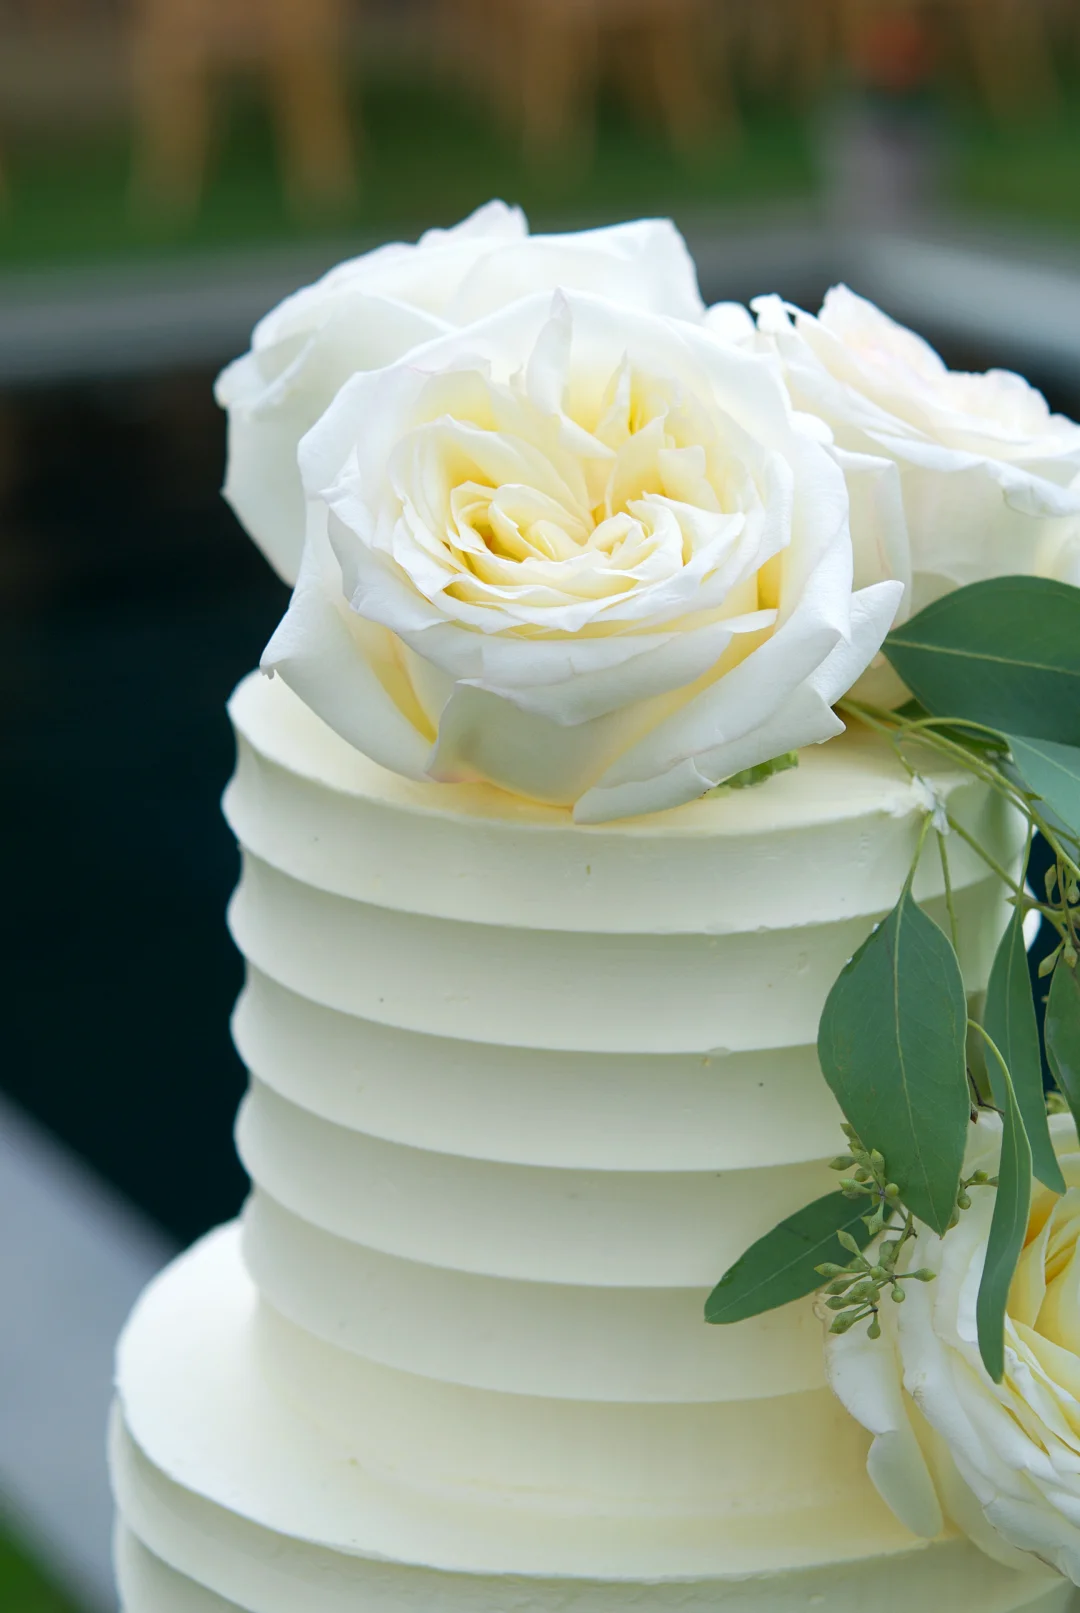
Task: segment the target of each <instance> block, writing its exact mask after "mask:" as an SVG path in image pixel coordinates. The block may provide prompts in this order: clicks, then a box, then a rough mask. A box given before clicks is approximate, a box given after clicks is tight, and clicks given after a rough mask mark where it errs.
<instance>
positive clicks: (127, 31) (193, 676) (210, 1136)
mask: <svg viewBox="0 0 1080 1613" xmlns="http://www.w3.org/2000/svg"><path fill="white" fill-rule="evenodd" d="M493 195H501V196H503V197H505V198H507V199H508V200H511V201H518V202H521V203H522V204H523V205H524V206H525V207H526V209H527V210H528V212H529V214H530V216H531V218H532V221H533V224H534V227H538V228H545V227H546V228H551V227H577V226H580V225H587V224H594V223H599V222H604V221H609V220H613V219H616V218H619V217H625V216H630V215H639V214H643V213H654V212H659V213H665V214H670V215H672V216H674V218H675V219H676V221H677V222H678V223H679V224H680V225H681V226H682V228H683V229H684V231H685V233H686V235H687V236H688V238H689V240H690V244H691V247H692V248H693V250H694V251H695V253H696V255H697V258H698V262H699V265H700V271H701V279H702V289H703V291H704V293H705V295H706V297H707V299H709V300H713V299H716V298H720V297H737V298H746V297H748V296H751V295H754V294H756V293H758V292H765V291H779V292H781V293H783V294H784V295H786V296H788V297H790V298H792V299H793V300H795V301H798V302H801V303H803V304H804V305H813V306H816V303H817V301H818V299H819V298H820V296H821V294H822V292H823V291H824V290H825V288H826V287H827V286H828V285H829V284H830V283H831V282H832V281H834V280H837V279H841V278H843V279H846V280H847V281H848V282H849V283H850V284H852V285H853V286H854V287H855V288H856V289H858V290H862V291H864V292H866V293H867V294H868V295H870V296H871V297H873V298H875V299H876V300H878V301H879V302H881V303H882V305H883V306H884V307H886V308H887V309H888V310H889V311H891V312H893V313H895V314H897V315H898V316H900V317H901V318H903V319H905V320H908V321H910V322H912V323H914V324H916V325H918V326H919V327H920V328H921V329H922V330H924V331H925V332H927V333H928V334H930V335H931V336H932V337H933V338H934V339H935V340H936V341H937V342H938V344H939V345H940V346H941V348H942V350H943V351H944V352H945V354H946V356H947V357H948V358H949V359H950V361H951V362H953V363H955V364H957V365H960V366H962V367H966V368H985V367H988V366H990V365H1007V366H1012V367H1016V368H1020V369H1022V370H1024V371H1026V372H1027V373H1028V374H1029V375H1030V376H1031V378H1032V379H1034V380H1035V381H1037V382H1038V383H1039V384H1040V385H1041V386H1042V387H1043V388H1044V389H1045V390H1046V391H1047V393H1048V394H1049V396H1050V398H1051V400H1052V402H1053V403H1054V404H1055V405H1056V406H1057V407H1059V408H1062V409H1064V410H1065V411H1066V412H1069V413H1072V414H1073V415H1077V416H1080V0H0V618H2V621H0V667H2V676H3V692H2V705H0V721H2V723H3V743H2V745H0V768H2V769H3V786H2V789H0V813H2V815H3V835H2V841H0V843H2V844H3V846H4V849H5V852H6V854H7V857H6V864H5V871H4V886H3V893H4V903H3V910H4V917H5V930H6V933H7V936H8V942H7V946H6V948H5V962H4V971H3V980H4V985H5V988H6V989H5V993H4V999H5V1001H4V1014H3V1026H4V1032H5V1034H4V1036H3V1043H2V1045H3V1051H4V1056H3V1063H2V1077H0V1079H2V1091H0V1610H2V1613H65V1610H66V1613H100V1610H103V1609H106V1608H108V1607H110V1606H111V1605H115V1604H114V1603H112V1602H111V1601H110V1592H109V1576H108V1518H109V1509H108V1501H107V1495H106V1489H105V1479H104V1468H103V1459H102V1455H101V1449H102V1424H103V1419H104V1412H105V1406H106V1402H107V1398H108V1387H109V1361H110V1353H111V1345H112V1339H113V1337H114V1335H115V1332H116V1330H117V1328H118V1327H119V1325H120V1322H121V1320H122V1318H123V1316H124V1314H125V1312H126V1310H127V1308H128V1306H129V1305H130V1303H131V1300H132V1299H133V1298H134V1295H135V1293H136V1291H137V1290H138V1288H139V1287H140V1286H141V1284H142V1282H143V1281H144V1280H145V1278H146V1277H147V1276H148V1275H149V1274H150V1272H152V1271H153V1270H154V1268H155V1266H156V1265H157V1264H159V1263H160V1262H161V1261H162V1260H163V1259H165V1258H166V1257H167V1255H168V1254H169V1252H170V1251H171V1250H172V1249H173V1248H175V1247H177V1246H178V1245H179V1244H181V1243H183V1242H186V1241H188V1240H190V1239H191V1238H192V1237H194V1236H195V1235H196V1234H198V1233H199V1232H200V1231H202V1230H203V1229H205V1228H207V1227H208V1226H210V1225H211V1224H212V1223H214V1222H216V1221H218V1220H221V1219H224V1218H226V1217H228V1216H230V1215H231V1214H232V1213H234V1211H235V1210H236V1208H237V1207H238V1205H239V1203H240V1200H241V1197H242V1194H243V1190H244V1182H243V1178H242V1175H241V1172H240V1169H239V1167H238V1165H237V1164H236V1163H235V1160H234V1158H233V1153H232V1146H231V1136H230V1130H231V1122H232V1116H233V1113H234V1111H235V1108H236V1104H237V1101H238V1098H239V1094H240V1090H241V1085H242V1072H241V1070H240V1067H239V1065H238V1062H237V1059H236V1057H235V1055H234V1053H233V1052H232V1050H231V1047H230V1044H229V1040H228V1031H227V1019H228V1012H229V1007H230V1004H231V1001H232V999H233V997H234V996H235V994H236V991H237V990H238V987H239V967H238V962H237V958H236V956H235V955H234V953H233V951H232V949H231V946H230V944H229V942H228V940H227V938H226V934H225V928H224V922H223V912H224V906H225V902H226V898H227V895H228V891H229V888H230V886H231V883H232V881H233V878H234V875H235V858H234V854H233V849H232V846H231V844H230V841H229V837H228V834H227V832H226V830H225V828H224V825H223V824H222V822H221V821H220V818H219V816H218V806H217V802H218V796H219V794H220V791H221V788H222V786H223V784H224V782H225V779H226V777H227V775H228V772H229V768H230V765H231V745H230V739H229V734H228V729H227V725H226V721H225V717H224V713H223V702H224V700H225V697H226V696H227V694H228V692H229V690H230V688H231V687H232V685H233V684H234V682H235V681H236V680H237V679H238V678H239V677H240V675H241V674H242V673H243V672H244V671H245V670H246V669H247V668H249V667H250V666H251V665H252V664H253V663H254V662H255V660H256V659H257V657H258V654H259V651H260V649H261V647H262V645H263V643H264V642H265V640H266V638H267V637H268V635H269V632H270V630H271V628H272V627H273V625H274V623H275V622H276V620H277V618H278V616H279V614H280V612H281V610H282V608H283V606H284V603H285V598H284V590H283V588H282V586H281V584H280V583H278V582H277V581H276V579H275V578H274V577H273V576H272V575H271V574H270V572H269V570H268V568H267V567H266V565H265V564H264V562H263V561H262V560H261V559H260V558H259V557H258V555H257V554H256V552H255V551H254V549H253V548H252V547H251V546H250V545H249V544H248V542H247V541H246V539H245V538H244V537H243V535H242V534H241V532H240V530H239V528H238V527H237V525H236V523H235V522H234V520H233V518H232V517H231V515H230V514H229V512H228V511H227V509H226V508H225V506H224V505H223V504H222V502H221V501H220V498H219V495H218V488H219V485H220V482H221V475H222V463H223V446H224V434H223V422H222V420H221V418H220V417H219V415H218V413H217V411H216V410H215V407H214V405H213V402H212V399H211V392H210V388H211V382H212V379H213V376H214V373H215V371H216V370H217V368H218V367H220V365H221V364H222V363H223V362H225V361H226V360H227V359H228V358H229V357H231V356H232V355H233V354H235V353H236V352H238V351H240V350H242V349H243V347H244V346H245V345H246V342H247V337H248V333H249V331H250V327H251V325H252V323H253V322H254V320H255V319H256V318H257V317H258V315H259V314H261V313H262V312H263V311H264V310H265V309H266V308H267V307H269V306H270V305H271V304H272V303H273V302H275V301H276V300H278V298H279V297H280V296H282V295H283V294H284V293H285V292H287V291H289V290H291V289H292V288H293V287H295V286H296V285H298V284H299V283H301V282H303V281H306V280H310V279H312V278H314V277H315V276H317V275H318V274H320V273H321V272H322V271H323V270H324V269H326V268H327V267H329V265H330V264H332V263H333V262H335V261H336V260H337V259H339V258H341V257H343V256H345V255H351V254H353V253H355V252H357V251H361V250H364V249H366V248H367V247H369V246H371V245H374V244H377V243H378V242H380V241H383V240H386V239H390V238H394V237H404V238H409V237H412V236H414V235H415V234H416V233H417V232H418V231H419V230H421V229H423V228H425V227H426V226H429V225H432V224H449V223H451V222H453V221H454V220H455V219H457V218H459V217H460V216H461V215H463V214H464V213H465V212H467V211H469V210H470V209H471V208H473V207H474V206H476V205H477V204H478V203H480V202H482V201H484V200H486V199H487V198H489V197H491V196H493Z"/></svg>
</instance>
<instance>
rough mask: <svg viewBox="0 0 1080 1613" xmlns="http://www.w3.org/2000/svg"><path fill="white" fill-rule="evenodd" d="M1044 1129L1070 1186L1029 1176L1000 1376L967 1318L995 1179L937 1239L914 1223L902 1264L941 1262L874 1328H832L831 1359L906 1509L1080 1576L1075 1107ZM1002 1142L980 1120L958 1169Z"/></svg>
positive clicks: (1021, 1560) (975, 1163) (929, 1525)
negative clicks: (874, 1334) (873, 1334)
mask: <svg viewBox="0 0 1080 1613" xmlns="http://www.w3.org/2000/svg"><path fill="white" fill-rule="evenodd" d="M1051 1130H1052V1133H1053V1137H1054V1146H1055V1148H1056V1150H1057V1152H1058V1157H1059V1159H1060V1161H1061V1168H1062V1173H1063V1174H1064V1177H1065V1180H1066V1183H1067V1184H1068V1191H1067V1192H1066V1193H1065V1195H1064V1196H1063V1197H1059V1196H1058V1195H1056V1194H1054V1193H1051V1192H1050V1191H1049V1190H1048V1189H1046V1188H1044V1187H1041V1186H1040V1185H1039V1184H1038V1183H1036V1184H1035V1193H1034V1196H1033V1200H1032V1206H1031V1215H1030V1219H1029V1222H1028V1234H1027V1243H1026V1246H1025V1249H1024V1253H1023V1255H1022V1257H1021V1260H1020V1264H1019V1267H1018V1269H1017V1273H1016V1276H1015V1278H1014V1280H1013V1285H1012V1291H1011V1294H1010V1297H1009V1307H1008V1315H1007V1317H1006V1323H1005V1376H1004V1378H1003V1380H1002V1382H1001V1383H1000V1384H995V1383H993V1382H992V1381H991V1379H990V1377H989V1374H988V1373H987V1371H986V1369H985V1367H984V1366H983V1364H982V1361H981V1359H980V1356H979V1344H978V1336H977V1328H976V1321H975V1301H976V1296H977V1294H978V1289H979V1281H980V1278H981V1276H982V1267H983V1261H984V1259H985V1254H986V1240H987V1236H988V1234H989V1230H990V1219H991V1216H992V1214H993V1209H994V1189H993V1188H991V1187H983V1188H972V1190H971V1198H972V1207H971V1209H970V1210H967V1211H965V1213H964V1214H963V1215H962V1216H961V1218H960V1221H959V1224H958V1225H957V1226H956V1227H954V1228H953V1230H952V1231H951V1232H950V1233H948V1235H947V1236H946V1237H945V1238H939V1237H937V1235H936V1234H935V1233H933V1232H930V1231H929V1230H927V1229H925V1228H924V1229H923V1230H922V1231H921V1232H920V1234H919V1237H918V1238H917V1240H916V1242H915V1243H914V1245H913V1246H912V1248H911V1254H910V1259H909V1260H908V1262H907V1269H908V1270H916V1269H917V1268H919V1267H929V1268H930V1269H931V1270H932V1271H935V1272H936V1273H937V1276H936V1277H935V1279H934V1280H933V1281H932V1282H929V1283H925V1284H923V1283H915V1282H913V1283H909V1284H907V1285H906V1288H907V1296H908V1297H907V1300H906V1302H905V1303H904V1304H903V1305H891V1304H889V1303H888V1302H886V1303H885V1305H884V1306H883V1308H882V1323H883V1329H884V1331H883V1336H882V1338H881V1339H880V1340H878V1341H876V1342H875V1341H874V1340H871V1339H868V1338H867V1336H866V1329H865V1328H864V1327H861V1326H860V1327H857V1328H854V1329H852V1331H851V1332H850V1333H847V1334H844V1335H841V1336H840V1337H835V1336H830V1337H829V1341H828V1362H829V1376H830V1380H831V1382H832V1385H833V1388H834V1389H835V1390H836V1392H837V1394H838V1395H839V1396H840V1399H841V1400H842V1401H843V1402H844V1404H845V1405H846V1406H847V1408H848V1410H849V1411H850V1412H851V1413H852V1414H853V1416H855V1417H857V1418H858V1420H859V1421H860V1422H861V1423H863V1424H865V1426H866V1427H867V1428H868V1429H869V1430H870V1431H871V1432H872V1433H873V1434H874V1436H875V1437H874V1443H873V1445H872V1447H871V1451H870V1457H869V1461H868V1467H869V1471H870V1475H871V1477H872V1479H873V1480H874V1483H875V1484H876V1485H877V1488H878V1489H879V1491H880V1492H881V1494H882V1496H883V1497H884V1499H885V1500H886V1502H888V1504H889V1505H890V1506H891V1507H892V1509H893V1511H894V1512H895V1513H896V1514H897V1516H898V1517H899V1518H900V1519H901V1521H902V1522H904V1523H906V1524H907V1525H908V1527H909V1528H910V1529H912V1530H913V1531H914V1532H915V1533H916V1534H922V1535H934V1534H937V1533H938V1532H939V1531H940V1529H941V1527H942V1523H943V1518H949V1519H951V1521H952V1522H953V1524H955V1525H956V1527H957V1528H959V1529H960V1530H962V1531H963V1532H964V1533H966V1534H968V1535H969V1536H970V1537H971V1538H972V1539H973V1540H974V1541H975V1543H976V1545H978V1546H980V1547H982V1549H983V1550H984V1551H986V1552H988V1553H989V1554H990V1555H991V1556H993V1557H996V1558H997V1559H998V1560H1000V1561H1002V1562H1005V1563H1007V1564H1009V1565H1011V1566H1014V1567H1018V1568H1027V1569H1029V1570H1030V1569H1032V1568H1038V1566H1039V1564H1044V1565H1046V1566H1047V1567H1048V1568H1052V1569H1056V1570H1057V1571H1058V1572H1059V1573H1061V1574H1064V1575H1065V1576H1067V1577H1068V1578H1069V1579H1071V1580H1072V1581H1073V1582H1074V1583H1075V1584H1080V1249H1078V1246H1077V1238H1078V1234H1080V1153H1077V1152H1076V1131H1075V1128H1074V1126H1073V1123H1072V1121H1071V1119H1068V1118H1067V1117H1065V1116H1059V1117H1054V1118H1053V1119H1052V1120H1051ZM1000 1144H1001V1126H1000V1122H999V1121H998V1120H997V1119H996V1118H994V1117H990V1118H986V1119H983V1120H980V1122H979V1125H978V1127H977V1128H976V1138H975V1143H974V1146H973V1148H972V1149H971V1151H970V1155H969V1164H968V1167H967V1168H968V1169H976V1168H979V1167H982V1168H984V1169H986V1170H987V1171H988V1172H993V1170H994V1169H995V1168H996V1160H997V1156H998V1153H999V1151H1000ZM913 1408H917V1412H915V1414H914V1416H913V1415H912V1413H913Z"/></svg>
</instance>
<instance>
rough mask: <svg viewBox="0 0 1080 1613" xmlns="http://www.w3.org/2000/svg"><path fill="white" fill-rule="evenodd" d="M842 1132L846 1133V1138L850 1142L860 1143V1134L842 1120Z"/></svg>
mask: <svg viewBox="0 0 1080 1613" xmlns="http://www.w3.org/2000/svg"><path fill="white" fill-rule="evenodd" d="M840 1130H841V1131H842V1132H843V1133H844V1136H845V1137H846V1138H847V1140H848V1142H857V1141H858V1139H859V1133H858V1132H857V1131H856V1130H855V1127H854V1126H849V1125H848V1123H847V1121H846V1120H842V1121H841V1122H840Z"/></svg>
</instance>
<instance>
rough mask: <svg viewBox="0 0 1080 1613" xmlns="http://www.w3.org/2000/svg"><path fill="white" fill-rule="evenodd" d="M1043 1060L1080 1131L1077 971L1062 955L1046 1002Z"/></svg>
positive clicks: (1079, 991)
mask: <svg viewBox="0 0 1080 1613" xmlns="http://www.w3.org/2000/svg"><path fill="white" fill-rule="evenodd" d="M1044 1034H1045V1036H1046V1061H1047V1063H1048V1064H1049V1066H1050V1069H1051V1071H1052V1073H1053V1076H1054V1080H1055V1081H1056V1082H1057V1084H1058V1086H1059V1088H1060V1089H1061V1092H1062V1095H1063V1097H1064V1098H1065V1101H1066V1102H1067V1103H1068V1105H1069V1108H1070V1110H1071V1111H1072V1117H1073V1119H1074V1120H1075V1122H1076V1125H1077V1130H1078V1131H1080V971H1078V969H1077V967H1076V966H1075V965H1074V966H1073V967H1072V968H1070V967H1069V965H1068V963H1067V962H1066V960H1065V959H1064V958H1061V959H1060V960H1059V962H1058V965H1057V968H1056V969H1055V970H1054V978H1053V980H1052V981H1051V983H1050V996H1049V998H1048V999H1047V1003H1046V1023H1045V1026H1044Z"/></svg>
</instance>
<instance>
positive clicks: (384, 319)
mask: <svg viewBox="0 0 1080 1613" xmlns="http://www.w3.org/2000/svg"><path fill="white" fill-rule="evenodd" d="M444 329H445V326H444V325H443V323H442V322H441V321H440V320H437V319H435V318H433V316H432V315H430V314H425V313H422V312H421V311H420V310H419V309H416V308H407V307H405V306H404V305H403V304H401V303H397V302H392V301H390V300H389V299H388V298H385V297H372V296H369V295H368V294H367V293H366V292H363V291H351V292H349V293H347V294H345V295H343V296H342V298H341V300H340V301H339V302H338V303H337V304H336V305H335V307H334V309H333V311H332V312H331V313H330V314H329V315H328V316H327V318H326V320H325V323H324V324H323V325H322V326H321V327H320V328H319V329H318V330H316V331H314V332H313V333H312V335H311V336H310V337H309V339H308V340H307V342H306V343H305V345H304V347H303V348H302V350H301V351H300V352H299V353H298V354H297V355H296V356H295V357H294V358H293V359H292V362H291V363H289V364H287V365H286V367H285V368H284V369H283V370H282V371H281V373H280V374H278V375H276V376H275V377H274V379H272V380H271V381H269V382H268V381H267V379H266V361H265V359H264V358H262V356H261V355H256V354H255V353H246V354H245V355H244V357H243V358H240V359H237V360H236V362H235V363H233V364H230V365H229V367H228V369H226V370H224V371H223V372H222V374H221V375H220V376H219V378H218V382H217V387H216V397H217V401H218V403H219V404H221V405H222V407H223V408H226V409H227V410H228V422H229V423H228V459H227V464H226V472H225V487H224V493H225V497H226V498H227V499H228V501H229V503H230V504H231V505H232V507H233V509H234V510H235V512H236V515H237V517H238V519H239V520H240V521H241V523H242V524H243V526H244V527H245V529H246V530H247V531H248V532H249V533H250V535H251V536H252V537H253V538H254V539H255V542H256V543H257V544H258V545H259V548H260V549H261V550H262V551H263V553H264V554H265V556H266V558H267V559H268V560H269V561H270V564H271V565H272V566H273V567H274V570H275V571H276V572H277V573H278V575H279V576H280V577H282V578H284V580H285V581H286V582H293V581H294V580H295V578H296V576H297V574H298V571H299V567H300V555H301V551H302V549H303V546H304V520H305V517H304V490H303V486H302V484H301V481H300V471H299V467H298V465H297V460H296V451H297V444H298V443H299V441H300V439H301V437H302V436H303V435H304V433H305V432H306V431H308V430H309V429H310V428H311V426H313V425H314V424H315V421H316V420H318V418H319V416H320V415H321V414H322V413H323V411H324V410H325V409H326V408H327V406H328V405H329V404H330V403H331V401H332V400H333V398H334V395H335V394H336V393H337V392H338V390H339V389H340V388H341V386H342V385H343V384H344V382H345V381H346V380H347V379H348V377H349V376H350V375H352V374H353V373H354V372H355V371H357V370H373V369H377V368H379V367H380V366H382V365H384V364H389V363H390V362H391V361H392V360H393V359H395V358H398V357H399V356H400V355H401V354H402V353H407V352H408V351H409V349H410V348H411V347H415V346H416V345H417V344H418V343H421V342H426V341H429V340H430V339H431V338H432V337H433V336H437V335H438V334H439V333H440V332H441V331H442V330H444Z"/></svg>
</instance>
